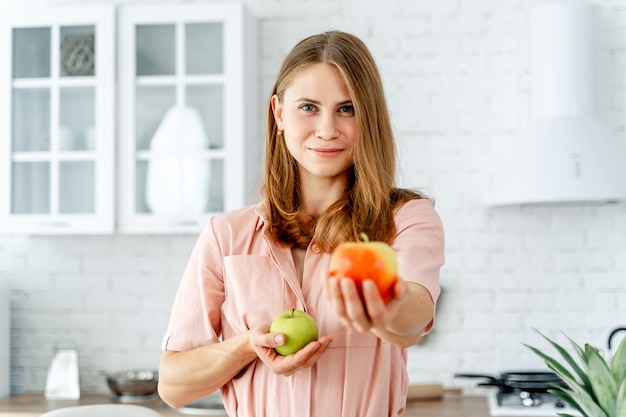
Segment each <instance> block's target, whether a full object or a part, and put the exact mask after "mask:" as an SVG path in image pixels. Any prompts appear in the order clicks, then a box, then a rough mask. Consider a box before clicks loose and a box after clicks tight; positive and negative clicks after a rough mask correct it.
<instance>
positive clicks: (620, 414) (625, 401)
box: [615, 339, 626, 417]
mask: <svg viewBox="0 0 626 417" xmlns="http://www.w3.org/2000/svg"><path fill="white" fill-rule="evenodd" d="M624 340H626V339H624ZM623 344H624V343H623V342H622V345H623ZM615 417H626V379H623V380H622V383H621V384H620V386H619V388H618V389H617V398H616V399H615Z"/></svg>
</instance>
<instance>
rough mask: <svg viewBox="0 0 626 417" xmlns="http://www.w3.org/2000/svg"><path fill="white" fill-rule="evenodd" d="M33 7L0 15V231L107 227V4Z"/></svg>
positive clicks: (110, 123)
mask: <svg viewBox="0 0 626 417" xmlns="http://www.w3.org/2000/svg"><path fill="white" fill-rule="evenodd" d="M33 10H34V9H33V8H28V9H24V10H16V11H13V12H11V13H6V14H3V16H1V17H0V19H1V20H2V22H1V23H2V24H1V26H0V28H1V29H0V30H1V33H0V56H1V57H2V58H1V59H2V62H3V64H2V65H1V66H0V120H1V121H2V122H1V123H0V137H1V139H0V233H14V232H15V233H20V232H27V233H43V234H55V233H67V234H69V233H80V234H84V233H94V234H97V233H110V232H112V231H113V227H114V210H115V206H114V204H113V201H114V200H113V193H114V176H113V173H114V170H113V164H114V159H113V158H114V140H115V136H114V126H115V121H114V101H113V100H114V92H113V89H112V86H113V85H114V82H115V80H114V71H115V66H114V62H115V60H114V58H115V56H114V52H115V51H114V39H115V36H114V29H115V9H114V8H113V7H108V6H89V7H79V6H75V7H71V8H63V7H55V8H49V9H37V12H36V13H35V12H33Z"/></svg>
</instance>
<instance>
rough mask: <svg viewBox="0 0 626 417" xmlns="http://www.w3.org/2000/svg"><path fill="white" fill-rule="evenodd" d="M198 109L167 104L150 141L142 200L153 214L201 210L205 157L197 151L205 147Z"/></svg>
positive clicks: (193, 213) (206, 177) (206, 185)
mask: <svg viewBox="0 0 626 417" xmlns="http://www.w3.org/2000/svg"><path fill="white" fill-rule="evenodd" d="M208 144H209V141H208V138H207V136H206V130H205V128H204V125H203V123H202V119H201V117H200V113H199V112H198V111H197V110H196V109H194V108H192V107H189V106H185V107H175V106H174V107H171V108H170V109H169V110H168V111H167V112H166V113H165V116H164V117H163V120H162V121H161V124H160V125H159V128H158V129H157V132H156V133H155V135H154V137H153V138H152V141H151V142H150V162H149V163H148V171H147V177H146V203H147V205H148V207H149V208H150V210H151V212H152V213H153V214H155V215H157V216H162V217H168V218H174V219H187V218H194V217H197V216H198V215H200V214H202V213H203V212H204V211H205V208H206V206H207V201H208V195H209V181H210V171H209V161H208V160H207V159H206V158H201V157H199V156H198V155H197V154H198V152H202V151H204V150H206V149H208Z"/></svg>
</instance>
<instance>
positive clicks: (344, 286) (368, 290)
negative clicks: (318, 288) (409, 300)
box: [324, 277, 408, 332]
mask: <svg viewBox="0 0 626 417" xmlns="http://www.w3.org/2000/svg"><path fill="white" fill-rule="evenodd" d="M407 291H408V287H407V284H406V283H405V282H404V281H402V280H400V279H398V281H397V282H396V284H395V285H394V288H393V294H394V296H393V298H392V299H391V300H389V301H387V302H386V303H385V301H384V300H383V298H382V297H381V295H380V293H379V292H378V287H377V286H376V284H375V283H374V282H373V281H371V280H365V281H363V298H364V301H361V298H360V297H359V294H358V291H357V287H356V285H355V283H354V281H353V280H352V279H350V278H345V277H344V278H334V277H333V278H328V279H326V281H325V283H324V292H325V293H326V298H327V299H328V302H329V303H330V305H331V307H332V309H333V311H334V312H335V314H336V315H337V316H338V317H339V319H341V321H342V322H343V323H344V324H345V325H346V326H347V327H350V328H353V329H355V330H357V331H359V332H367V331H369V330H380V331H384V330H385V329H387V327H388V326H389V324H390V323H391V320H392V319H393V318H394V317H395V316H396V314H398V311H399V310H400V305H401V302H402V299H403V297H404V296H405V294H406V293H407Z"/></svg>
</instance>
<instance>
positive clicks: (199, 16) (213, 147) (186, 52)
mask: <svg viewBox="0 0 626 417" xmlns="http://www.w3.org/2000/svg"><path fill="white" fill-rule="evenodd" d="M120 16H121V23H120V27H121V31H122V33H121V36H122V37H123V38H124V39H125V42H124V44H122V45H120V47H121V49H120V57H121V58H120V69H119V72H120V77H121V79H120V82H121V90H120V91H121V92H122V94H125V96H124V97H123V98H122V100H121V102H120V106H121V109H122V111H121V113H120V119H121V130H122V132H123V133H122V135H121V136H122V143H123V145H122V148H121V151H122V157H123V161H122V162H123V164H122V167H123V169H124V172H125V173H127V174H129V175H125V177H127V179H126V180H125V181H124V182H123V183H121V184H120V186H121V187H123V193H122V198H121V202H120V204H121V210H120V212H121V213H122V219H121V228H122V229H123V231H127V232H184V231H194V232H195V231H197V230H199V229H200V227H201V226H202V225H203V224H204V223H205V220H206V218H207V217H208V216H211V215H214V214H216V213H221V212H223V211H225V210H228V209H230V208H234V207H235V206H243V205H244V204H245V196H243V194H244V193H243V192H242V190H243V189H244V188H245V185H244V184H243V183H242V181H241V180H240V179H241V178H242V176H243V172H242V170H241V167H242V165H243V164H242V162H241V161H242V159H243V158H244V156H245V153H244V151H243V149H244V146H243V135H239V134H237V132H238V131H243V128H242V127H243V126H244V125H245V123H246V121H245V120H246V119H245V117H246V111H245V110H243V109H244V108H245V106H244V105H243V104H242V103H240V107H238V108H235V106H232V105H231V107H229V105H230V104H229V100H228V98H227V91H229V89H230V90H231V91H232V92H233V93H236V91H238V89H240V88H243V85H244V82H245V80H244V79H243V77H242V76H241V74H243V72H244V67H245V65H246V63H245V62H244V60H243V58H242V57H243V56H244V54H245V52H244V46H245V42H244V37H243V36H242V33H243V31H244V26H245V25H244V21H243V16H244V9H243V8H242V6H241V5H222V4H220V5H179V6H171V7H169V6H134V7H131V6H129V7H126V8H124V9H123V10H121V13H120ZM251 29H253V28H252V27H248V28H247V30H251ZM239 32H242V33H239ZM227 39H231V42H233V43H232V44H228V45H226V44H225V42H226V40H227ZM238 39H240V41H239V42H237V40H238ZM246 57H247V56H246ZM122 63H123V64H122ZM229 65H230V66H231V68H230V72H229V71H228V68H229ZM253 91H254V90H253V89H252V88H251V89H250V91H249V93H250V98H253V97H254V94H252V92H253ZM229 118H230V120H231V121H232V122H234V123H237V124H240V126H238V127H236V128H233V129H232V131H229V129H227V128H226V123H227V120H229ZM231 173H232V176H231Z"/></svg>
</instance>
